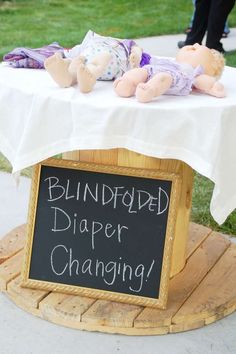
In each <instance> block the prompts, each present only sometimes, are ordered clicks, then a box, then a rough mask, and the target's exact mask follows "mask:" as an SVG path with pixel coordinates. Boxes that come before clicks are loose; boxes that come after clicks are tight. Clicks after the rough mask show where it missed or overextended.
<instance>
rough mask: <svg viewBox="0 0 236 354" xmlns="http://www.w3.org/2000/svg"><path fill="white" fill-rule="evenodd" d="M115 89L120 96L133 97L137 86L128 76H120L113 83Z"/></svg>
mask: <svg viewBox="0 0 236 354" xmlns="http://www.w3.org/2000/svg"><path fill="white" fill-rule="evenodd" d="M113 86H114V90H115V92H116V93H117V95H118V96H120V97H131V96H134V94H135V89H136V86H135V84H134V83H133V81H131V80H130V79H128V78H125V77H120V78H118V79H116V80H115V81H114V83H113Z"/></svg>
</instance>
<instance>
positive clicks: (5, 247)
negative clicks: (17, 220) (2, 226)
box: [0, 224, 26, 264]
mask: <svg viewBox="0 0 236 354" xmlns="http://www.w3.org/2000/svg"><path fill="white" fill-rule="evenodd" d="M25 234H26V225H25V224H24V225H21V226H18V227H16V228H15V229H13V230H12V231H10V232H9V233H8V234H7V235H6V236H5V237H4V238H3V239H1V240H0V264H1V263H3V262H4V261H5V260H7V259H8V258H10V257H12V256H14V254H16V253H17V252H19V250H21V249H22V248H23V247H24V245H25Z"/></svg>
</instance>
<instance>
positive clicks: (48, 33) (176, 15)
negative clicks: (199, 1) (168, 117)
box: [0, 0, 236, 235]
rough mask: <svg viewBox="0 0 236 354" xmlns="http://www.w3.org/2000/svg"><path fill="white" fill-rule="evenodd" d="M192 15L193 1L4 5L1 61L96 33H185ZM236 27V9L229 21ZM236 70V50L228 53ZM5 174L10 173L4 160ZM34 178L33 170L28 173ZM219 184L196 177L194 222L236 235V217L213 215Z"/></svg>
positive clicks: (0, 6)
mask: <svg viewBox="0 0 236 354" xmlns="http://www.w3.org/2000/svg"><path fill="white" fill-rule="evenodd" d="M191 13H192V1H191V0H188V1H186V0H178V1H176V0H162V1H158V0H146V1H143V0H142V1H141V0H117V1H114V0H97V1H96V0H93V1H92V0H78V1H77V0H38V1H37V0H35V1H32V0H28V1H27V0H15V1H1V0H0V19H1V21H0V33H1V37H0V58H1V57H2V56H3V55H4V54H5V53H7V52H9V51H10V50H12V49H13V48H15V47H19V46H25V47H32V48H33V47H40V46H42V45H44V44H48V43H51V42H53V41H57V42H59V44H60V45H62V46H64V47H71V46H73V45H75V44H77V43H79V42H80V41H81V39H82V38H83V37H84V34H85V33H86V32H87V31H88V30H89V29H92V30H94V31H95V32H98V33H100V34H104V35H111V36H115V37H120V38H139V37H147V36H154V35H161V34H171V33H172V34H173V33H181V32H183V30H184V28H185V27H187V25H188V23H189V20H190V17H191ZM229 26H230V27H236V8H235V9H234V10H233V11H232V13H231V14H230V16H229ZM226 60H227V64H228V65H231V66H236V51H233V52H231V53H227V54H226ZM0 169H2V170H7V171H9V170H10V166H9V164H8V162H7V161H6V159H5V158H4V157H3V156H2V155H0ZM24 173H26V174H27V175H30V170H29V169H28V170H26V171H24ZM212 189H213V184H212V183H211V182H210V181H209V180H207V179H206V178H203V177H201V176H199V175H196V176H195V188H194V195H193V208H192V220H194V221H196V222H198V223H201V224H204V225H207V226H210V227H212V228H213V229H215V230H220V231H222V232H227V233H230V234H235V235H236V212H234V213H232V214H231V215H230V217H229V218H228V219H227V221H226V222H225V223H224V225H222V226H221V227H219V226H218V225H217V224H216V223H215V222H214V220H213V219H212V217H211V215H210V213H209V201H210V198H211V194H212Z"/></svg>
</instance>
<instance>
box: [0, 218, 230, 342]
mask: <svg viewBox="0 0 236 354" xmlns="http://www.w3.org/2000/svg"><path fill="white" fill-rule="evenodd" d="M23 237H24V236H23ZM189 237H190V239H189V242H188V246H187V249H188V252H189V258H188V259H187V263H186V266H185V268H184V269H183V270H182V272H180V273H178V274H177V275H176V276H174V277H173V278H172V279H171V281H170V291H169V300H168V305H167V309H166V310H156V309H152V308H148V307H145V308H143V307H142V306H136V305H129V304H122V303H117V302H111V301H107V300H98V299H94V298H93V299H91V298H88V297H82V296H78V295H66V294H63V293H58V292H51V293H49V292H47V291H42V290H35V289H30V288H22V287H21V276H17V274H18V269H19V265H20V263H21V261H22V260H21V258H22V253H23V252H18V253H16V254H15V255H13V256H12V257H10V258H9V259H7V260H5V261H4V262H3V263H2V264H1V265H0V287H1V288H0V290H1V291H5V293H6V295H7V296H8V297H9V298H10V299H11V300H12V301H13V302H15V304H16V305H17V306H18V307H20V308H22V309H24V310H25V311H27V312H29V313H31V314H33V315H35V316H38V317H40V318H42V319H45V320H48V321H50V322H52V323H55V324H58V325H63V326H67V327H69V328H75V329H80V330H87V331H100V332H105V333H119V334H125V335H145V336H146V335H163V334H167V333H178V332H183V331H188V330H193V329H196V328H200V327H203V326H205V325H208V324H210V323H213V322H215V321H217V320H220V319H221V318H223V317H225V316H227V315H229V314H230V313H232V312H233V311H235V310H236V245H235V244H232V243H230V241H229V240H228V239H227V238H226V237H225V236H224V235H222V234H220V233H217V232H212V231H211V230H209V229H207V228H205V227H201V226H200V225H196V224H193V223H191V224H190V232H189ZM15 245H18V242H17V243H15ZM12 251H13V252H12V253H13V254H14V253H15V252H14V249H12ZM12 277H13V278H12Z"/></svg>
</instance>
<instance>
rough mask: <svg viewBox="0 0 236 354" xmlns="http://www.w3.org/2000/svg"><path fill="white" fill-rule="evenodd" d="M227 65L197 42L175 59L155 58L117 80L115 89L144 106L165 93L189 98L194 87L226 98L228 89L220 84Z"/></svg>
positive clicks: (214, 53)
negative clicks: (218, 79) (219, 79)
mask: <svg viewBox="0 0 236 354" xmlns="http://www.w3.org/2000/svg"><path fill="white" fill-rule="evenodd" d="M224 64H225V61H224V58H223V56H222V54H220V53H219V52H217V51H216V50H214V49H209V48H207V47H205V46H203V45H200V44H197V43H196V44H194V45H188V46H185V47H183V48H182V49H180V50H179V52H178V53H177V56H176V58H175V60H173V59H168V58H151V60H150V64H148V65H144V66H143V67H142V68H136V69H132V70H130V71H128V72H127V73H125V74H124V75H123V76H122V77H121V78H118V79H116V80H115V82H114V89H115V91H116V93H117V94H118V95H119V96H121V97H130V96H134V95H135V96H136V98H137V99H138V101H139V102H143V103H145V102H150V101H151V100H152V99H153V98H155V97H158V96H160V95H163V94H169V95H179V96H184V95H188V94H189V93H190V92H191V91H192V89H193V88H196V89H198V90H200V91H202V92H204V93H207V94H209V95H212V96H215V97H225V95H226V93H225V89H224V86H223V85H222V84H221V83H219V82H218V81H217V78H218V77H220V75H221V73H222V71H223V68H224Z"/></svg>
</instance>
